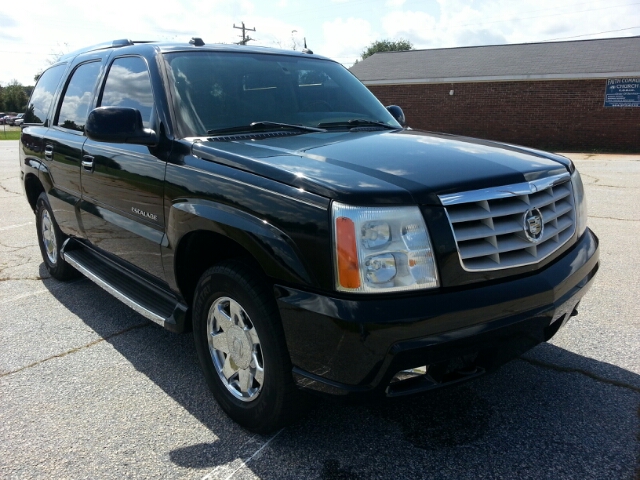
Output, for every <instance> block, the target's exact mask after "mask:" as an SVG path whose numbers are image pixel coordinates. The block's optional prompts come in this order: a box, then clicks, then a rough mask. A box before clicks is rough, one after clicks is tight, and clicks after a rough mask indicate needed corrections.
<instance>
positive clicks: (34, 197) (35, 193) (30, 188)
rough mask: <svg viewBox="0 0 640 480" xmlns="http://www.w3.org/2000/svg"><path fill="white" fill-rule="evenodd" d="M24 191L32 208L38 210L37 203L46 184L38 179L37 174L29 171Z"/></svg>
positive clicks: (25, 178)
mask: <svg viewBox="0 0 640 480" xmlns="http://www.w3.org/2000/svg"><path fill="white" fill-rule="evenodd" d="M24 191H25V193H26V195H27V201H28V202H29V205H30V206H31V210H33V211H34V212H35V211H36V204H37V203H38V197H39V196H40V194H41V193H42V192H44V191H45V190H44V186H43V185H42V182H40V180H39V179H38V177H37V175H35V174H33V173H28V174H27V175H26V176H25V177H24Z"/></svg>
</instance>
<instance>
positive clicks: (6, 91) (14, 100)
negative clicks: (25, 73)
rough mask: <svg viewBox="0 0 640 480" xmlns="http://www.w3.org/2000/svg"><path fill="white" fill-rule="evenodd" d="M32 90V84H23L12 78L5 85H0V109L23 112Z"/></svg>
mask: <svg viewBox="0 0 640 480" xmlns="http://www.w3.org/2000/svg"><path fill="white" fill-rule="evenodd" d="M32 91H33V86H26V87H25V86H23V85H22V84H21V83H20V82H18V81H17V80H13V81H12V82H10V83H9V84H8V85H7V86H6V87H2V86H0V110H1V111H3V112H15V113H21V112H24V111H25V110H26V108H27V102H28V101H29V97H30V96H31V92H32Z"/></svg>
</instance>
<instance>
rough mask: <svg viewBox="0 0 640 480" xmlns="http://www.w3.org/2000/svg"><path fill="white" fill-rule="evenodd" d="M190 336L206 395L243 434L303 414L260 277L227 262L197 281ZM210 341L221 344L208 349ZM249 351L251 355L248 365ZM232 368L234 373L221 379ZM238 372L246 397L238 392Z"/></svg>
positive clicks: (272, 307) (272, 305) (241, 265)
mask: <svg viewBox="0 0 640 480" xmlns="http://www.w3.org/2000/svg"><path fill="white" fill-rule="evenodd" d="M231 302H235V303H234V304H233V305H234V307H235V313H236V314H233V313H230V314H229V313H227V311H228V310H229V311H230V309H231ZM214 306H215V308H214ZM238 307H239V308H238ZM214 311H215V312H222V313H218V315H219V316H220V315H221V316H222V317H223V318H224V321H223V322H219V321H218V320H216V319H215V318H214V317H213V312H214ZM210 312H211V315H212V317H211V320H209V319H210V317H209V315H210ZM227 315H228V316H227ZM230 318H233V321H232V322H229V321H228V320H229V319H230ZM238 318H241V319H240V320H238ZM220 323H224V325H226V326H225V328H224V329H223V328H220V329H218V327H220V325H219V324H220ZM236 327H238V328H240V329H241V330H238V328H236ZM215 332H217V334H214V333H215ZM254 334H255V335H254ZM243 335H245V336H244V337H243ZM193 336H194V340H195V344H196V350H197V353H198V358H199V360H200V365H201V366H202V370H203V372H204V376H205V378H206V381H207V384H208V385H209V388H210V390H211V392H212V393H213V395H214V397H215V398H216V400H217V401H218V403H219V404H220V406H221V407H222V409H223V410H224V411H225V412H226V413H227V415H229V417H231V418H232V419H233V420H234V421H236V422H237V423H239V424H240V425H242V426H243V427H244V428H246V429H248V430H251V431H253V432H257V433H269V432H272V431H274V430H276V429H278V428H280V427H282V426H284V425H287V424H289V423H290V422H292V421H294V420H295V419H296V418H298V416H299V415H300V413H301V412H302V411H303V410H304V408H303V398H302V393H301V392H299V391H298V389H297V388H296V387H295V385H294V383H293V378H292V374H291V368H292V367H291V360H290V358H289V353H288V351H287V347H286V343H285V339H284V332H283V330H282V324H281V323H280V318H279V315H278V309H277V306H276V303H275V300H274V298H273V295H272V293H271V291H270V289H269V288H268V285H267V283H266V282H264V281H263V280H262V279H261V277H260V275H259V274H258V273H257V272H255V271H254V270H252V269H251V268H249V267H247V266H246V265H245V264H244V263H241V262H239V261H226V262H223V263H221V264H218V265H216V266H214V267H212V268H210V269H209V270H207V271H206V272H205V273H204V274H203V275H202V277H200V281H199V282H198V285H197V287H196V291H195V296H194V300H193ZM209 337H212V338H213V337H220V338H218V340H219V341H220V342H221V343H217V342H216V341H213V340H212V342H211V343H212V345H211V347H210V345H209ZM245 337H246V338H245ZM252 339H253V340H252ZM255 340H258V342H257V343H256V342H255ZM214 345H215V346H214ZM222 345H223V346H222ZM216 346H217V347H218V348H222V350H219V349H216ZM248 348H249V349H250V351H251V352H252V353H251V355H250V356H251V360H250V361H251V363H250V364H249V365H247V363H246V361H247V359H248V357H247V355H248V354H247V352H248V351H249V350H247V349H248ZM224 349H227V352H226V354H225V352H224V351H223V350H224ZM234 359H235V360H234ZM236 362H237V363H236ZM222 363H224V365H225V366H226V367H227V368H228V370H227V371H226V372H225V371H224V370H225V368H224V366H221V364H222ZM260 366H261V367H262V368H263V370H262V374H260V373H259V367H260ZM234 368H237V372H236V373H235V374H233V375H230V376H229V377H228V379H225V377H226V374H227V373H229V372H231V371H233V370H234ZM241 370H243V371H244V378H245V380H244V387H245V389H246V391H244V390H243V388H242V386H241V384H242V383H243V380H242V376H241V374H242V372H241Z"/></svg>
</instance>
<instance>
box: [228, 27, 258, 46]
mask: <svg viewBox="0 0 640 480" xmlns="http://www.w3.org/2000/svg"><path fill="white" fill-rule="evenodd" d="M233 28H237V29H238V30H242V41H241V42H238V45H246V44H247V42H250V41H251V40H255V38H251V37H250V36H248V35H247V34H246V32H255V31H256V29H255V28H247V27H245V26H244V22H242V26H241V27H236V24H235V23H234V24H233ZM238 36H239V35H238Z"/></svg>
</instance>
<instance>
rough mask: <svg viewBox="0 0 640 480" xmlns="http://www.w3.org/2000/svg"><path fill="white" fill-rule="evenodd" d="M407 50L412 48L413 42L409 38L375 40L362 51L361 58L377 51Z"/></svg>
mask: <svg viewBox="0 0 640 480" xmlns="http://www.w3.org/2000/svg"><path fill="white" fill-rule="evenodd" d="M407 50H413V44H412V43H411V42H410V41H409V40H404V39H402V38H401V39H400V40H397V41H395V42H394V41H393V40H376V41H375V42H373V43H371V45H369V46H368V47H367V48H365V49H364V50H363V51H362V60H364V59H365V58H367V57H370V56H371V55H373V54H374V53H378V52H405V51H407Z"/></svg>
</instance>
